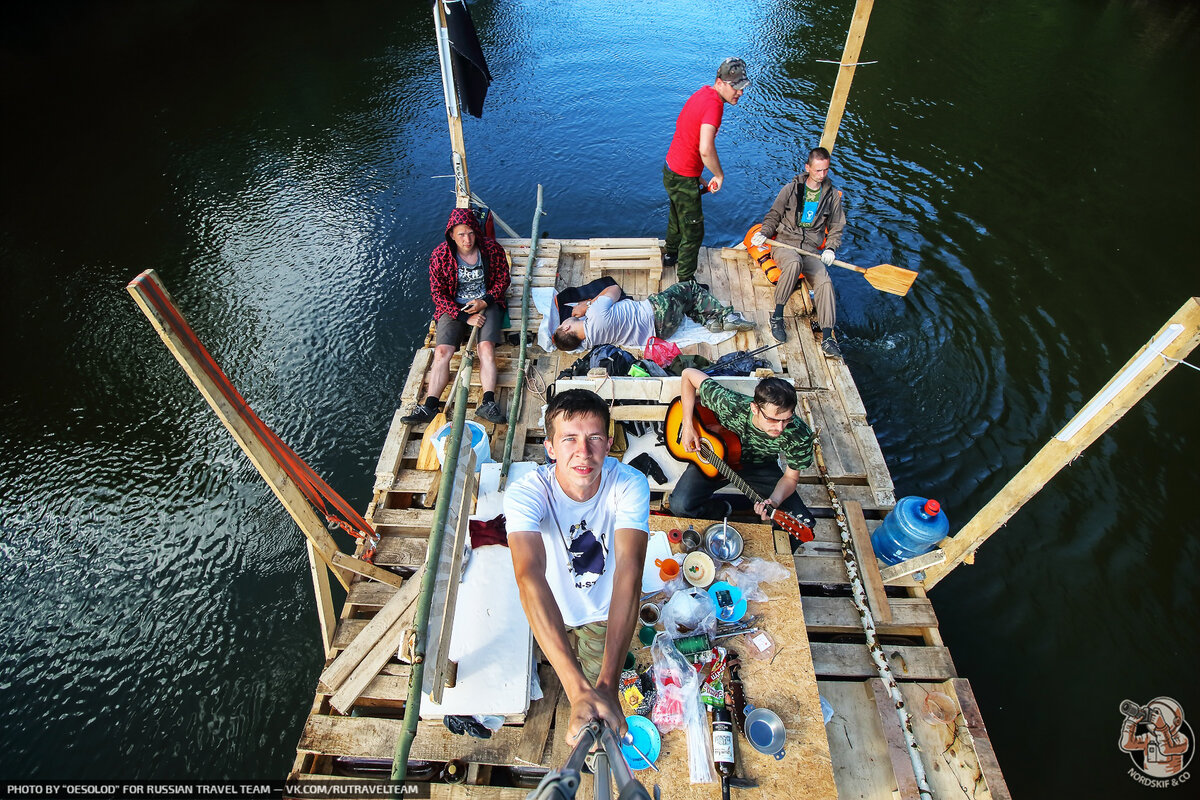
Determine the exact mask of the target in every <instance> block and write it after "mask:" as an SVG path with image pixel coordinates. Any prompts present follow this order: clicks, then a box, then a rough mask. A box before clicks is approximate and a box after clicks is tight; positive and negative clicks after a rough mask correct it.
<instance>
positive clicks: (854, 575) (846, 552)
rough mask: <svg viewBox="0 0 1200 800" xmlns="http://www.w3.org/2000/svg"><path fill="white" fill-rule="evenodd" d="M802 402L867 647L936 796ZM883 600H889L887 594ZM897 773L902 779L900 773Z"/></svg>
mask: <svg viewBox="0 0 1200 800" xmlns="http://www.w3.org/2000/svg"><path fill="white" fill-rule="evenodd" d="M802 402H803V405H804V417H805V419H806V420H807V421H808V428H809V430H811V431H812V432H813V460H814V461H815V462H816V466H817V472H818V473H820V475H821V480H822V481H823V482H824V484H825V490H826V491H827V492H828V493H829V502H830V504H831V505H832V506H833V513H834V517H835V519H836V520H837V525H838V532H839V533H840V534H841V540H842V561H844V562H845V564H846V575H847V577H848V578H849V579H850V594H851V600H852V601H853V602H854V607H855V608H856V609H858V616H859V621H860V622H861V623H862V629H863V634H864V635H865V636H866V640H867V651H868V652H869V653H870V654H871V660H872V661H874V662H875V671H876V672H877V673H879V678H880V679H881V680H882V681H883V686H884V689H886V690H887V693H888V695H889V696H890V697H891V699H892V702H893V703H894V704H895V706H896V716H897V717H899V718H900V730H901V732H902V733H903V735H904V743H905V745H906V746H907V748H908V760H909V762H910V763H911V764H912V769H913V777H914V778H915V779H916V783H917V791H918V792H919V793H920V795H921V797H923V798H932V797H933V790H932V789H930V788H929V780H928V778H927V777H926V775H925V762H923V761H922V760H921V753H920V750H921V748H920V746H919V745H918V744H917V738H916V736H915V735H914V734H913V728H912V715H911V714H909V712H908V706H907V705H906V704H905V701H904V694H903V693H902V692H901V691H900V684H898V683H897V682H896V676H895V675H894V674H893V673H892V668H891V666H890V665H889V664H888V660H887V656H886V655H885V654H884V652H883V645H881V644H880V643H879V638H878V637H877V636H876V632H875V617H874V615H873V614H872V613H871V609H870V607H869V606H868V605H867V592H866V589H865V588H864V587H863V582H862V579H861V578H860V577H859V575H860V574H861V572H860V570H859V568H858V559H857V558H855V556H854V547H853V544H852V539H853V535H852V534H851V532H850V525H849V522H848V521H847V518H846V511H845V509H844V508H842V502H841V500H840V499H838V494H837V490H836V489H835V488H834V486H833V481H831V480H830V479H829V469H828V468H827V467H826V466H825V456H824V454H823V453H822V452H821V437H820V435H819V433H818V431H817V427H816V424H815V423H814V421H813V413H812V408H811V407H810V406H809V404H808V398H807V397H805V398H803V401H802ZM867 557H869V558H874V557H875V553H874V552H873V551H872V552H869V553H868V554H867ZM883 602H885V603H886V602H887V598H886V596H885V597H884V600H883ZM896 777H897V781H898V782H899V777H900V776H896Z"/></svg>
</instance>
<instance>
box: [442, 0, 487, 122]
mask: <svg viewBox="0 0 1200 800" xmlns="http://www.w3.org/2000/svg"><path fill="white" fill-rule="evenodd" d="M433 2H434V3H435V4H436V3H438V2H442V8H443V9H445V12H446V33H447V35H448V37H449V39H450V61H451V63H452V64H453V65H454V82H455V84H456V85H457V87H458V98H459V102H461V103H462V106H463V108H465V109H466V111H467V113H468V114H470V115H471V116H473V117H481V116H483V101H484V98H486V97H487V90H488V84H490V83H491V82H492V73H490V72H488V68H487V60H486V59H484V57H483V48H482V47H480V46H479V37H478V36H477V35H476V33H475V23H474V22H472V21H471V12H470V11H469V10H468V9H467V4H466V2H464V0H433Z"/></svg>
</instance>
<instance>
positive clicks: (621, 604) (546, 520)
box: [504, 389, 650, 743]
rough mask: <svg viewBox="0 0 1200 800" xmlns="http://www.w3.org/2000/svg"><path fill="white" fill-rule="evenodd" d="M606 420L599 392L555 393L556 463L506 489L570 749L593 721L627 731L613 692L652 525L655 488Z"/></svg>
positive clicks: (549, 419)
mask: <svg viewBox="0 0 1200 800" xmlns="http://www.w3.org/2000/svg"><path fill="white" fill-rule="evenodd" d="M608 423H609V413H608V405H607V403H605V401H604V400H603V399H602V398H601V397H600V396H599V395H598V394H596V393H595V392H590V391H587V390H583V389H572V390H569V391H565V392H560V393H559V394H557V395H555V397H554V399H553V400H551V401H550V405H549V406H548V407H547V408H546V434H547V435H546V453H547V455H548V456H549V457H550V459H551V462H550V463H547V464H545V465H543V466H541V467H538V468H537V469H536V470H534V471H533V472H530V473H528V474H527V475H525V476H523V477H522V478H520V479H519V480H517V481H515V482H513V483H512V485H510V486H509V487H508V489H507V490H506V491H505V493H504V514H505V517H506V524H507V528H508V545H509V548H510V550H511V551H512V559H513V567H514V569H515V571H516V577H517V586H518V588H519V590H520V594H521V605H522V606H523V607H524V609H525V616H526V617H528V618H529V626H530V628H532V629H533V635H534V636H535V637H536V638H537V641H538V645H540V646H541V649H542V652H543V653H544V654H545V655H546V658H547V659H549V661H550V664H551V666H553V667H554V671H555V673H557V675H558V679H559V681H560V682H561V683H562V686H563V690H564V691H565V692H566V694H567V698H568V699H569V700H570V702H571V721H570V724H569V725H568V730H567V740H568V742H572V743H573V742H574V741H575V740H576V739H577V738H578V736H579V732H580V731H581V730H582V729H583V727H584V726H586V725H587V724H588V723H589V722H591V721H592V720H594V719H600V720H603V721H604V722H606V723H608V724H609V725H610V726H611V727H612V728H613V730H615V731H617V732H618V733H623V732H624V730H625V716H624V714H622V713H621V704H620V701H619V700H618V699H617V689H618V685H619V681H620V675H621V669H622V668H623V666H624V662H625V655H626V653H627V652H628V649H629V643H630V640H631V639H632V638H633V628H634V624H635V622H636V621H637V610H638V601H639V599H640V597H641V590H642V565H643V562H644V561H645V558H646V539H647V536H648V533H649V528H650V524H649V523H650V486H649V484H648V483H647V482H646V476H645V475H643V474H642V473H640V472H638V471H637V470H636V469H634V468H633V467H630V466H627V465H625V464H622V463H621V462H619V461H618V460H616V459H615V458H610V457H609V456H608V450H609V448H610V447H611V446H612V439H611V438H610V437H609V435H608Z"/></svg>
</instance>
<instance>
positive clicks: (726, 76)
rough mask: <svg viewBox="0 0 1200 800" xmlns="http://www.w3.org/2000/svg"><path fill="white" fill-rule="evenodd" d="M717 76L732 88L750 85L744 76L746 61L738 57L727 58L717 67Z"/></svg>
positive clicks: (742, 87)
mask: <svg viewBox="0 0 1200 800" xmlns="http://www.w3.org/2000/svg"><path fill="white" fill-rule="evenodd" d="M717 78H718V79H720V80H723V81H725V82H726V83H728V84H729V85H730V86H732V87H733V88H734V89H739V90H740V89H745V88H746V87H747V86H749V85H750V79H749V78H747V77H746V62H745V61H742V60H741V59H740V58H736V57H734V58H727V59H725V60H724V61H722V62H721V66H719V67H717Z"/></svg>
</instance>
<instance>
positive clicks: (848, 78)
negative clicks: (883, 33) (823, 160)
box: [821, 0, 875, 153]
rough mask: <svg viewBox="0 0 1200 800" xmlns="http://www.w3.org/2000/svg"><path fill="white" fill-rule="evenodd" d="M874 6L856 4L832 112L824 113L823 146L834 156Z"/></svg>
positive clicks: (869, 1)
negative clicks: (835, 144)
mask: <svg viewBox="0 0 1200 800" xmlns="http://www.w3.org/2000/svg"><path fill="white" fill-rule="evenodd" d="M874 5H875V0H858V2H857V3H855V5H854V16H852V17H851V18H850V31H849V33H847V34H846V46H845V47H844V48H842V60H841V62H839V64H838V76H837V81H836V82H835V83H834V84H833V95H832V97H830V98H829V111H828V112H827V113H826V114H825V130H824V131H823V132H822V133H821V147H824V148H825V149H826V150H828V151H829V152H831V153H832V152H833V142H834V140H836V139H837V133H838V128H839V127H841V124H842V114H843V113H845V111H846V98H847V97H848V96H849V95H850V84H851V83H853V82H854V69H855V67H857V66H858V54H859V52H860V51H861V50H862V43H863V39H864V38H865V37H866V35H867V23H868V22H870V20H871V7H872V6H874Z"/></svg>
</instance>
